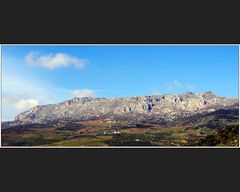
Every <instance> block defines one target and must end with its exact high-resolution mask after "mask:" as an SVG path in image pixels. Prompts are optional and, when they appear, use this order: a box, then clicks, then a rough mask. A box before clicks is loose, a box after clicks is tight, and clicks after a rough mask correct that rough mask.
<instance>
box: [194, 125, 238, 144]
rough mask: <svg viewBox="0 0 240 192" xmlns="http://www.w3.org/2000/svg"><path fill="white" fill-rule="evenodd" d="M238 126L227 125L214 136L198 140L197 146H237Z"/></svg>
mask: <svg viewBox="0 0 240 192" xmlns="http://www.w3.org/2000/svg"><path fill="white" fill-rule="evenodd" d="M238 135H239V126H238V125H229V126H227V127H226V128H225V129H222V130H220V131H218V132H217V133H216V134H214V135H209V136H207V137H205V138H204V139H202V140H200V141H199V142H198V143H197V145H203V146H238V143H239V138H238Z"/></svg>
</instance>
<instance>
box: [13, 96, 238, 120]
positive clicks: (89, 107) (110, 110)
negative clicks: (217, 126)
mask: <svg viewBox="0 0 240 192" xmlns="http://www.w3.org/2000/svg"><path fill="white" fill-rule="evenodd" d="M238 102H239V101H238V99H236V98H226V97H221V96H217V95H215V94H213V93H212V92H204V93H198V94H194V93H192V92H187V93H184V94H179V95H170V94H164V95H154V96H138V97H126V98H111V99H106V98H92V97H84V98H74V99H71V100H68V101H64V102H61V103H58V104H51V105H42V106H37V107H34V108H32V109H30V110H28V111H26V112H23V113H21V114H19V115H17V116H16V117H15V120H16V121H21V122H22V123H44V122H47V121H59V120H69V121H80V120H88V119H94V118H99V119H104V118H108V119H118V118H122V119H128V118H129V119H131V118H136V119H144V118H149V117H155V118H162V119H165V120H173V119H175V118H178V117H182V116H191V115H194V114H196V113H204V112H210V111H215V110H218V109H221V108H225V107H231V106H232V107H234V106H236V107H238Z"/></svg>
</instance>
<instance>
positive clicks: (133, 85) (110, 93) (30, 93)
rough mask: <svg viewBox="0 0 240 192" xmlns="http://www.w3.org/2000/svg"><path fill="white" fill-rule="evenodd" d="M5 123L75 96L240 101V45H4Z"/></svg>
mask: <svg viewBox="0 0 240 192" xmlns="http://www.w3.org/2000/svg"><path fill="white" fill-rule="evenodd" d="M2 64H3V66H2V67H3V120H10V119H12V118H13V116H15V115H16V114H17V113H19V112H22V111H25V110H27V109H29V108H30V107H32V106H35V105H38V104H47V103H57V102H61V101H64V100H66V99H71V98H73V97H75V96H78V97H81V96H97V97H107V98H109V97H125V96H137V95H153V94H166V93H171V94H178V93H182V92H186V91H192V92H204V91H209V90H210V91H213V92H214V93H215V94H218V95H221V96H226V97H237V96H238V46H3V47H2Z"/></svg>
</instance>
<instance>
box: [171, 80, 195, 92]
mask: <svg viewBox="0 0 240 192" xmlns="http://www.w3.org/2000/svg"><path fill="white" fill-rule="evenodd" d="M179 89H195V87H194V86H193V85H190V84H185V83H182V82H179V81H173V82H171V83H167V90H168V91H173V90H179Z"/></svg>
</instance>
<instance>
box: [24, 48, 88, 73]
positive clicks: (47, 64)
mask: <svg viewBox="0 0 240 192" xmlns="http://www.w3.org/2000/svg"><path fill="white" fill-rule="evenodd" d="M25 61H26V63H28V64H29V65H31V66H34V67H44V68H47V69H55V68H60V67H68V66H70V65H73V66H75V67H76V68H79V69H82V68H84V67H85V66H86V65H87V64H88V63H89V61H88V60H86V59H80V58H78V57H74V56H70V55H68V54H66V53H56V54H52V53H50V54H40V53H39V52H35V51H31V52H29V53H28V54H27V55H26V56H25Z"/></svg>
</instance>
